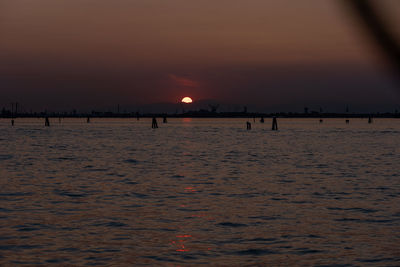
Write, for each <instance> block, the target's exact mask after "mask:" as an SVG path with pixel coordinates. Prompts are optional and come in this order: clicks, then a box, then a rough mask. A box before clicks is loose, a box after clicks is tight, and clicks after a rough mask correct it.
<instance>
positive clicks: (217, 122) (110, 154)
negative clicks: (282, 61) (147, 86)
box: [0, 118, 400, 266]
mask: <svg viewBox="0 0 400 267" xmlns="http://www.w3.org/2000/svg"><path fill="white" fill-rule="evenodd" d="M246 121H249V122H251V123H252V129H251V130H246ZM271 125H272V119H270V118H266V119H265V123H261V122H260V121H259V119H256V120H255V121H254V120H253V118H239V119H238V118H234V119H229V118H224V119H218V118H208V119H201V118H168V122H167V123H163V122H162V120H161V119H160V118H159V119H158V126H159V128H157V129H152V128H151V119H150V118H140V120H137V119H136V118H124V119H104V118H92V119H91V121H90V123H87V122H86V118H82V119H77V118H63V119H61V120H60V121H59V119H58V118H50V127H45V126H44V119H43V118H41V119H39V118H34V119H32V118H17V119H16V120H15V125H14V126H13V127H12V126H11V123H10V119H0V131H1V135H0V266H93V265H94V266H198V265H206V266H400V120H399V119H383V118H382V119H381V118H376V119H374V120H373V123H371V124H369V123H368V120H367V119H360V118H350V119H349V123H348V124H347V123H345V119H341V118H339V119H324V120H323V122H322V123H320V122H319V118H317V119H315V118H306V119H288V118H278V131H272V130H271Z"/></svg>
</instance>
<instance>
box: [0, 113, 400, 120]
mask: <svg viewBox="0 0 400 267" xmlns="http://www.w3.org/2000/svg"><path fill="white" fill-rule="evenodd" d="M44 117H49V118H87V117H90V118H132V119H137V118H139V119H140V118H153V117H158V118H163V117H167V118H249V119H253V118H272V117H277V118H317V119H329V118H369V117H371V118H400V113H371V114H367V113H310V114H306V113H286V112H280V113H237V112H221V113H206V114H204V113H200V112H199V113H197V112H193V113H182V114H166V113H154V114H153V113H147V114H133V113H123V114H117V113H102V114H89V113H81V114H67V113H50V114H46V113H33V114H30V113H29V114H26V113H25V114H17V115H11V114H7V115H0V118H2V119H12V118H44Z"/></svg>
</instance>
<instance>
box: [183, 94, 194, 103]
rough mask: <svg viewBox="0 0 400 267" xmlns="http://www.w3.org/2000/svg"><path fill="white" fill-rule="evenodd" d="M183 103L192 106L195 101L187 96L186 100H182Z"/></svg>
mask: <svg viewBox="0 0 400 267" xmlns="http://www.w3.org/2000/svg"><path fill="white" fill-rule="evenodd" d="M181 101H182V103H185V104H190V103H192V102H193V100H192V99H191V98H190V97H188V96H185V97H184V98H182V100H181Z"/></svg>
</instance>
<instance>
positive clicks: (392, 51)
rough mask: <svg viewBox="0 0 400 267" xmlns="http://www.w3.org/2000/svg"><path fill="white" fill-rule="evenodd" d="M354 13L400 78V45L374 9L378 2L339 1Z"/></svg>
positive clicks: (366, 0) (364, 0) (359, 0)
mask: <svg viewBox="0 0 400 267" xmlns="http://www.w3.org/2000/svg"><path fill="white" fill-rule="evenodd" d="M341 1H342V3H344V4H345V5H347V6H349V7H350V8H351V10H352V11H354V13H356V14H357V15H358V17H359V19H360V21H361V22H362V24H363V25H364V26H365V28H366V30H367V31H368V33H369V34H370V35H371V36H372V37H373V39H374V41H375V42H376V44H377V45H378V47H379V48H380V49H381V51H382V52H383V54H384V55H385V57H386V59H387V60H388V61H389V62H390V63H391V65H393V67H394V68H395V71H397V73H398V74H399V76H398V77H400V44H399V43H398V40H396V38H395V36H394V35H392V33H391V32H390V27H389V25H387V24H386V23H385V22H384V20H383V19H382V17H381V15H379V12H378V11H377V10H376V8H375V7H374V6H375V5H377V4H378V3H379V1H378V0H376V1H371V0H341Z"/></svg>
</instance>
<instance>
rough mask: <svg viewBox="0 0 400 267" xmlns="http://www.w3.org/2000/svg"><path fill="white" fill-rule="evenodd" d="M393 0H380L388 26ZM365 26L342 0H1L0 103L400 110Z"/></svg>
mask: <svg viewBox="0 0 400 267" xmlns="http://www.w3.org/2000/svg"><path fill="white" fill-rule="evenodd" d="M396 1H397V0H379V4H380V5H381V6H380V8H381V10H382V11H384V12H385V13H384V14H385V15H384V17H385V20H386V21H387V22H388V23H390V24H391V25H395V24H396V23H397V25H398V24H399V22H400V21H399V18H398V16H395V14H396V13H397V14H399V12H400V4H399V3H398V2H396ZM375 3H378V1H375ZM396 20H397V21H396ZM358 25H359V24H357V22H356V21H355V20H354V18H352V17H351V14H350V13H349V12H348V10H347V9H346V8H345V7H344V6H343V3H342V2H341V1H338V0H302V1H292V0H202V1H188V0H168V1H165V0H112V1H111V0H57V1H54V0H1V1H0V38H1V41H0V108H1V107H2V106H4V107H7V108H9V106H10V103H11V102H19V103H20V106H21V107H22V109H25V110H27V111H28V110H31V109H33V110H36V111H42V110H49V111H61V110H65V111H68V110H72V109H77V110H82V111H83V110H101V109H109V108H111V107H115V106H116V105H117V104H120V105H121V106H122V107H124V108H126V109H132V110H133V109H136V108H138V107H141V106H144V105H149V104H154V103H165V102H171V103H177V102H179V100H180V99H181V98H182V97H184V96H190V97H192V98H193V99H194V101H196V100H200V99H213V100H214V101H216V102H219V103H226V104H236V105H248V106H250V107H252V109H254V110H256V111H279V110H282V111H301V110H302V109H303V107H305V106H308V107H310V108H314V109H317V108H318V109H319V107H322V108H324V109H325V110H329V111H343V110H344V109H345V107H346V106H349V107H350V108H351V109H352V110H354V111H393V110H394V109H395V108H397V109H399V110H400V88H399V87H400V82H399V80H396V78H398V77H396V75H394V74H393V73H392V72H390V71H389V69H388V67H387V66H386V65H385V61H384V60H383V59H382V58H381V57H380V54H379V51H378V50H376V48H375V47H374V45H373V43H371V42H370V39H369V38H368V36H366V35H365V32H364V31H363V30H362V29H360V27H358ZM391 30H392V31H393V32H394V33H395V34H397V36H400V35H399V32H398V29H397V28H394V27H392V28H391ZM396 31H397V32H396Z"/></svg>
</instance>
